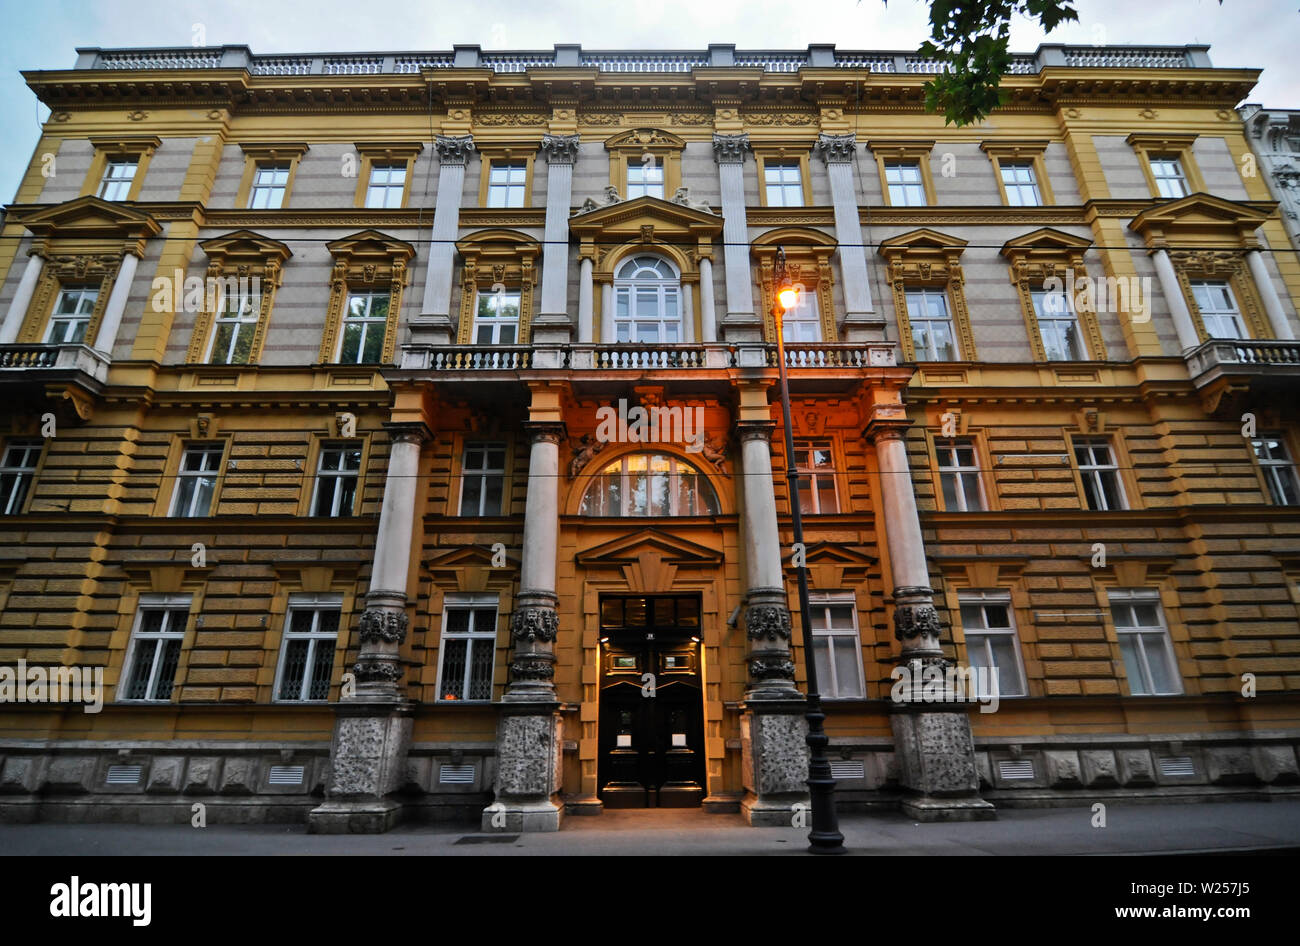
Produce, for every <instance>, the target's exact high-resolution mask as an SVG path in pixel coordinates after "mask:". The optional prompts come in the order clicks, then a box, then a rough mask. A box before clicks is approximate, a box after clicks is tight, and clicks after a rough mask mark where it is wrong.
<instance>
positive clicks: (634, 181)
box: [627, 156, 664, 200]
mask: <svg viewBox="0 0 1300 946" xmlns="http://www.w3.org/2000/svg"><path fill="white" fill-rule="evenodd" d="M634 197H658V198H659V199H660V200H663V198H664V164H663V159H662V158H655V159H654V160H653V161H647V162H645V163H640V162H637V161H635V159H634V158H633V157H631V156H629V158H628V164H627V199H628V200H631V199H632V198H634Z"/></svg>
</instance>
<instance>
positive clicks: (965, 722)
mask: <svg viewBox="0 0 1300 946" xmlns="http://www.w3.org/2000/svg"><path fill="white" fill-rule="evenodd" d="M890 724H891V726H892V728H893V730H894V751H895V753H896V754H897V757H898V772H899V780H900V781H901V782H902V783H903V786H904V788H906V789H907V792H908V794H907V796H905V797H904V799H903V803H902V810H903V813H904V814H906V815H907V816H908V817H909V818H914V819H915V820H917V821H991V820H993V819H994V818H996V817H997V812H996V811H995V810H994V808H993V806H992V805H990V804H989V803H988V802H986V801H985V800H984V799H982V798H980V797H979V771H978V770H977V768H976V766H975V743H974V740H973V739H972V738H971V730H970V719H969V718H967V716H966V714H965V712H962V711H953V710H950V709H945V708H943V707H935V706H933V705H930V706H926V705H910V706H909V705H908V704H902V705H899V706H896V707H895V710H894V713H893V715H892V716H891V717H890Z"/></svg>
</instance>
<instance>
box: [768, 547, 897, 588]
mask: <svg viewBox="0 0 1300 946" xmlns="http://www.w3.org/2000/svg"><path fill="white" fill-rule="evenodd" d="M804 561H805V564H806V565H807V566H808V571H809V573H810V577H811V578H812V583H813V585H814V587H816V588H819V589H835V588H857V587H860V586H862V585H864V584H866V581H867V576H868V575H869V574H871V572H872V570H873V569H874V568H875V567H876V566H877V565H878V564H879V562H880V559H879V558H877V557H876V556H872V555H868V554H866V553H865V552H863V551H861V550H860V549H859V548H855V547H853V546H845V545H841V544H839V543H837V542H813V543H810V544H809V545H808V546H807V547H806V550H805V559H804ZM781 565H782V568H784V569H787V570H789V571H790V573H791V575H793V574H794V568H795V564H794V550H793V549H792V550H790V551H789V552H787V553H786V554H784V555H783V556H782V560H781Z"/></svg>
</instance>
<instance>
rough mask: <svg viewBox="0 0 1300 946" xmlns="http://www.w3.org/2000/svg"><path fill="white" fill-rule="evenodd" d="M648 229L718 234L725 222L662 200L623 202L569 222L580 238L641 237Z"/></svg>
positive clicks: (716, 216) (638, 198) (590, 211)
mask: <svg viewBox="0 0 1300 946" xmlns="http://www.w3.org/2000/svg"><path fill="white" fill-rule="evenodd" d="M647 226H648V227H652V228H656V229H659V230H661V231H665V232H671V233H696V234H706V233H707V234H718V233H721V232H722V218H721V217H720V216H718V215H717V214H714V213H706V212H705V211H703V210H696V209H695V208H693V207H688V206H686V205H685V204H678V203H674V202H673V201H671V200H660V199H659V198H658V197H634V198H632V199H631V200H620V201H618V202H617V203H613V204H605V205H604V206H601V207H597V208H596V209H595V210H589V211H587V212H586V213H579V214H574V215H573V216H572V217H570V218H569V229H570V230H572V231H573V232H574V233H576V234H578V236H580V237H581V236H584V235H588V234H593V233H603V234H604V235H605V236H610V235H625V236H638V235H640V234H641V233H642V231H643V230H644V228H645V227H647Z"/></svg>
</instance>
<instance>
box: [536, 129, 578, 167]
mask: <svg viewBox="0 0 1300 946" xmlns="http://www.w3.org/2000/svg"><path fill="white" fill-rule="evenodd" d="M579 140H580V139H579V138H578V136H577V135H542V145H541V151H542V154H544V155H546V160H547V161H548V162H550V163H551V164H572V163H573V162H574V161H576V160H577V158H578V142H579Z"/></svg>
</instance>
